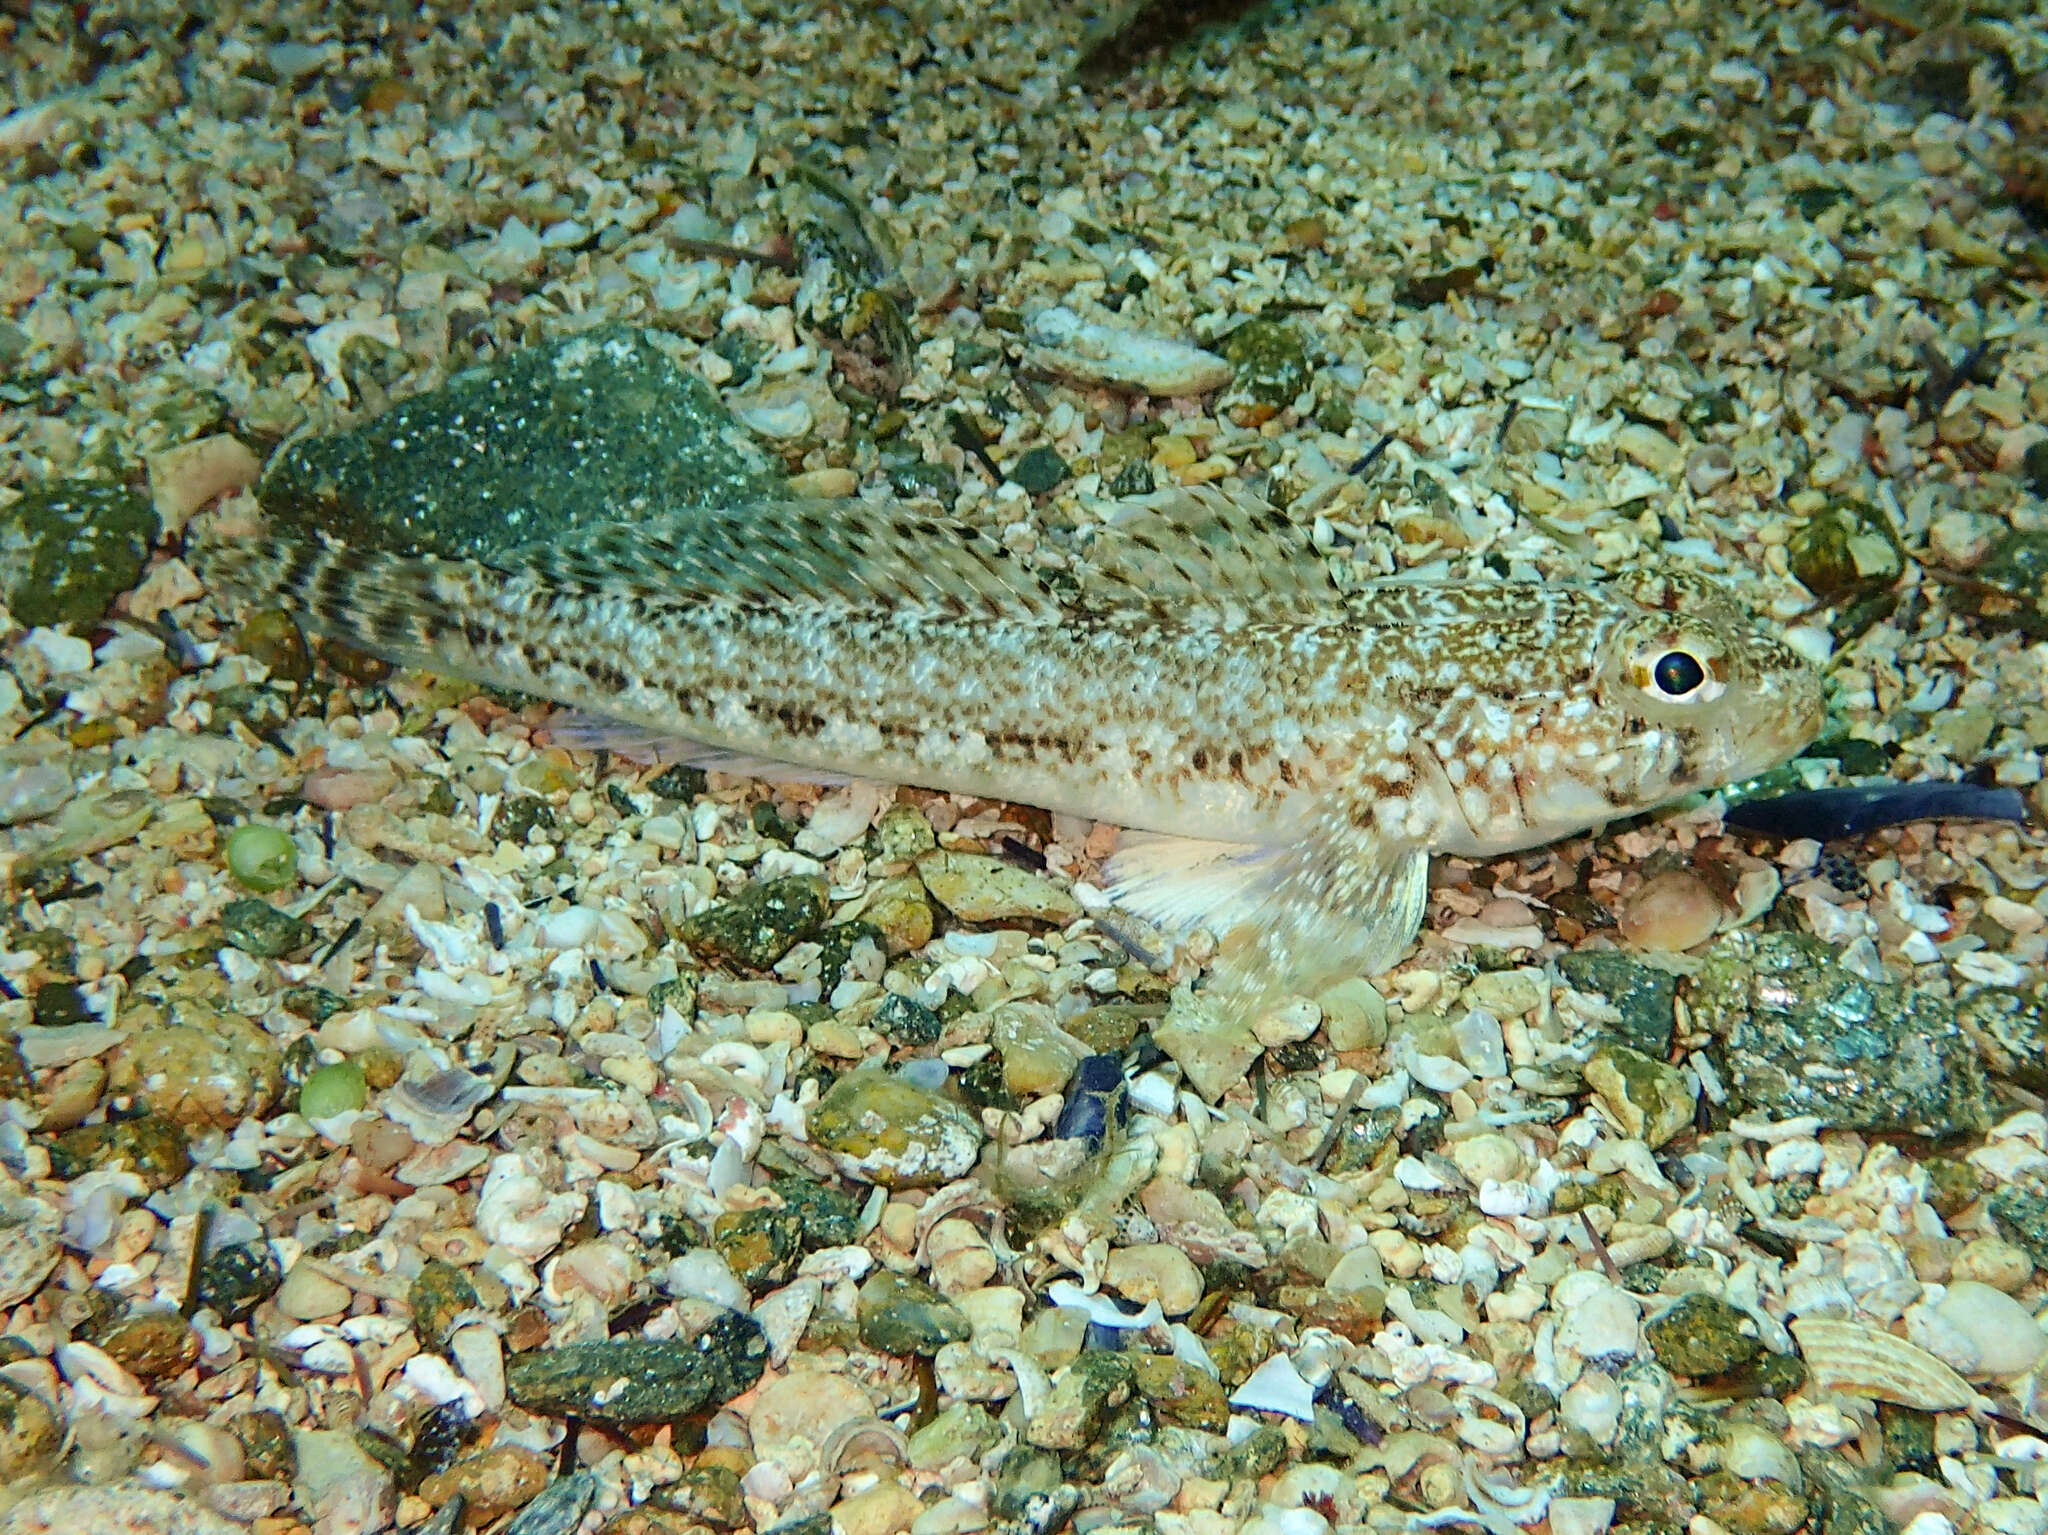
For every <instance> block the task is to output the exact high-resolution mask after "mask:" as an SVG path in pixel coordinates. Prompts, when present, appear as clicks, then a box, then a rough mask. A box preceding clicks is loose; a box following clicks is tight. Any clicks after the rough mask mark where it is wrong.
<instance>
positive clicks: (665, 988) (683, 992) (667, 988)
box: [647, 975, 697, 1023]
mask: <svg viewBox="0 0 2048 1535" xmlns="http://www.w3.org/2000/svg"><path fill="white" fill-rule="evenodd" d="M647 1005H648V1006H649V1007H651V1008H653V1009H654V1011H655V1012H656V1013H657V1014H659V1013H660V1012H662V1011H663V1010H664V1009H667V1008H671V1007H672V1008H674V1009H675V1010H676V1014H677V1016H678V1017H680V1018H681V1019H683V1021H684V1022H686V1023H687V1022H688V1021H689V1020H690V1019H692V1018H695V1017H696V1016H697V978H696V977H695V976H693V975H679V976H677V977H676V978H675V979H674V980H669V981H656V982H655V983H654V984H653V985H652V986H650V987H648V988H647Z"/></svg>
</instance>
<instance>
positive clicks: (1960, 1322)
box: [1926, 1279, 2048, 1380]
mask: <svg viewBox="0 0 2048 1535" xmlns="http://www.w3.org/2000/svg"><path fill="white" fill-rule="evenodd" d="M1934 1314H1935V1315H1936V1316H1937V1317H1938V1318H1940V1320H1941V1321H1942V1322H1944V1323H1946V1324H1947V1327H1948V1328H1949V1329H1952V1330H1953V1332H1954V1333H1955V1334H1957V1335H1959V1336H1960V1337H1961V1339H1962V1340H1963V1341H1964V1343H1965V1345H1966V1347H1964V1348H1961V1349H1951V1348H1946V1347H1944V1346H1943V1344H1944V1342H1945V1339H1944V1338H1943V1336H1942V1334H1941V1332H1939V1331H1937V1332H1936V1334H1935V1335H1934V1336H1933V1337H1931V1338H1929V1339H1928V1340H1926V1342H1927V1346H1928V1347H1929V1349H1930V1350H1931V1351H1932V1352H1933V1353H1934V1354H1936V1355H1937V1356H1938V1357H1940V1358H1941V1359H1942V1360H1944V1361H1945V1362H1946V1363H1948V1364H1950V1365H1952V1366H1954V1367H1955V1369H1956V1370H1957V1371H1958V1372H1959V1373H1960V1374H1962V1375H1963V1376H1964V1377H1965V1378H1966V1379H1970V1380H1988V1379H1994V1378H1997V1377H2000V1376H2007V1375H2020V1374H2024V1373H2025V1372H2026V1371H2028V1370H2030V1369H2032V1368H2033V1367H2034V1366H2035V1365H2036V1364H2037V1363H2039V1362H2040V1360H2041V1358H2042V1356H2043V1355H2044V1354H2048V1332H2043V1331H2042V1330H2041V1326H2040V1324H2039V1323H2038V1322H2036V1321H2035V1320H2034V1318H2033V1315H2032V1313H2030V1312H2029V1311H2028V1310H2027V1308H2026V1307H2025V1306H2023V1305H2021V1304H2020V1303H2019V1302H2018V1301H2016V1300H2014V1299H2013V1298H2012V1297H2011V1296H2010V1295H2007V1294H2006V1293H2005V1292H2004V1291H2003V1290H1994V1289H1993V1288H1992V1287H1991V1286H1990V1285H1988V1284H1980V1283H1978V1282H1977V1281H1976V1280H1974V1279H1962V1280H1957V1281H1955V1282H1954V1283H1952V1284H1950V1285H1949V1287H1948V1292H1947V1293H1946V1294H1945V1295H1943V1296H1942V1298H1941V1300H1940V1302H1939V1303H1938V1304H1937V1305H1936V1306H1935V1307H1934Z"/></svg>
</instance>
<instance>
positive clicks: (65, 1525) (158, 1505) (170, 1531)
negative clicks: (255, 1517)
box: [0, 1482, 245, 1535]
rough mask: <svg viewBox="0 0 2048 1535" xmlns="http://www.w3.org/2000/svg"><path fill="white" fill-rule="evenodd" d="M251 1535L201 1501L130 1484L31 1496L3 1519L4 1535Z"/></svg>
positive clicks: (55, 1489) (60, 1488)
mask: <svg viewBox="0 0 2048 1535" xmlns="http://www.w3.org/2000/svg"><path fill="white" fill-rule="evenodd" d="M82 1530H89V1531H91V1532H92V1535H245V1532H244V1530H243V1528H242V1526H240V1525H238V1524H236V1523H234V1522H233V1521H231V1520H228V1519H226V1518H223V1517H222V1516H221V1515H219V1514H217V1513H215V1512H214V1511H213V1510H212V1509H210V1508H208V1507H207V1506H206V1505H205V1504H204V1503H201V1502H200V1501H198V1500H197V1499H196V1498H188V1497H184V1496H182V1495H180V1494H178V1493H173V1492H159V1491H157V1490H156V1489H154V1488H149V1487H143V1486H139V1485H137V1484H135V1483H132V1482H125V1483H122V1484H120V1485H118V1486H112V1487H83V1486H73V1485H66V1484H62V1483H59V1484H56V1485H53V1486H48V1487H40V1488H37V1489H35V1490H34V1491H31V1492H30V1493H29V1494H28V1495H27V1496H26V1497H24V1498H23V1499H22V1500H21V1501H20V1502H19V1503H16V1504H15V1505H14V1506H13V1507H12V1508H10V1509H8V1510H7V1512H6V1513H5V1514H0V1535H79V1532H80V1531H82Z"/></svg>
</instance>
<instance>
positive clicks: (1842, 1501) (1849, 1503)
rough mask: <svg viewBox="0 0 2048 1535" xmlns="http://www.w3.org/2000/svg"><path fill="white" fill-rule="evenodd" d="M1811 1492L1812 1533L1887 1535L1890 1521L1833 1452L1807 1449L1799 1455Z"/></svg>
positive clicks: (1889, 1530)
mask: <svg viewBox="0 0 2048 1535" xmlns="http://www.w3.org/2000/svg"><path fill="white" fill-rule="evenodd" d="M1799 1469H1800V1470H1801V1471H1802V1472H1804V1473H1805V1476H1806V1486H1807V1491H1808V1492H1809V1494H1811V1498H1812V1504H1813V1515H1814V1517H1813V1518H1812V1520H1811V1521H1809V1524H1808V1528H1809V1529H1811V1530H1813V1531H1814V1535H1891V1531H1892V1528H1893V1527H1892V1523H1891V1521H1890V1520H1888V1519H1886V1518H1885V1516H1884V1515H1883V1514H1882V1513H1881V1512H1879V1511H1878V1508H1877V1506H1876V1505H1875V1504H1873V1503H1872V1502H1871V1501H1870V1500H1869V1499H1868V1498H1867V1497H1865V1496H1864V1494H1863V1491H1862V1489H1861V1487H1859V1486H1856V1485H1853V1484H1852V1482H1851V1477H1852V1475H1854V1473H1852V1472H1851V1471H1850V1470H1849V1468H1848V1466H1847V1465H1845V1464H1843V1463H1842V1462H1841V1460H1840V1459H1839V1458H1838V1457H1836V1456H1833V1455H1823V1454H1820V1453H1818V1452H1815V1451H1811V1450H1809V1451H1808V1452H1806V1453H1805V1454H1803V1455H1801V1456H1800V1457H1799Z"/></svg>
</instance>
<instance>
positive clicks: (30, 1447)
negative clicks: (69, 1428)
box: [0, 1376, 64, 1483]
mask: <svg viewBox="0 0 2048 1535" xmlns="http://www.w3.org/2000/svg"><path fill="white" fill-rule="evenodd" d="M63 1441H64V1424H63V1420H62V1419H60V1418H59V1417H58V1416H57V1409H56V1408H55V1407H53V1406H52V1405H51V1404H50V1403H49V1402H48V1401H47V1400H45V1399H44V1398H43V1397H42V1396H40V1395H38V1394H37V1393H36V1392H33V1391H31V1390H29V1389H28V1388H27V1387H26V1386H20V1385H17V1384H15V1382H13V1381H11V1380H8V1379H7V1378H6V1377H5V1376H0V1482H6V1483H13V1482H20V1481H23V1480H26V1479H27V1478H29V1477H34V1476H40V1475H42V1474H43V1472H45V1471H47V1470H49V1469H50V1468H51V1467H52V1466H54V1465H55V1464H56V1461H57V1452H58V1449H59V1448H60V1447H61V1445H62V1444H63Z"/></svg>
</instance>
